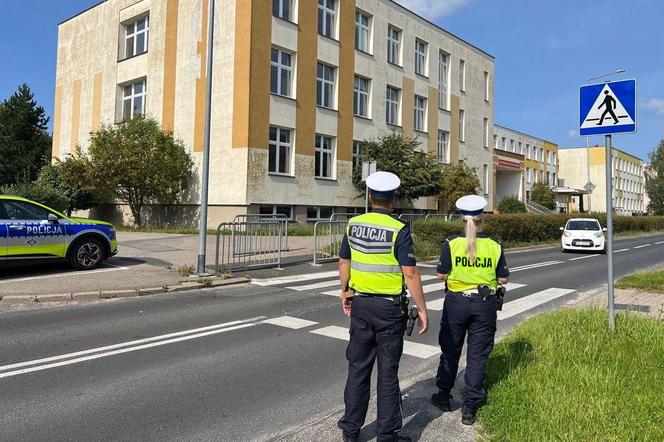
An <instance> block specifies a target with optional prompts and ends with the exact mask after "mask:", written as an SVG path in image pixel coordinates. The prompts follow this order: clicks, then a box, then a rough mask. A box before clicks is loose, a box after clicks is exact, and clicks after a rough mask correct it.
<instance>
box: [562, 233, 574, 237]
mask: <svg viewBox="0 0 664 442" xmlns="http://www.w3.org/2000/svg"><path fill="white" fill-rule="evenodd" d="M563 236H566V237H567V238H569V237H570V236H572V234H571V233H569V232H563Z"/></svg>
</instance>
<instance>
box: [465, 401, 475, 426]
mask: <svg viewBox="0 0 664 442" xmlns="http://www.w3.org/2000/svg"><path fill="white" fill-rule="evenodd" d="M476 411H477V410H475V409H474V408H470V407H466V406H465V405H464V406H463V407H462V408H461V423H462V424H464V425H473V424H474V423H475V412H476Z"/></svg>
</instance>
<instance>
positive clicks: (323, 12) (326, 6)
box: [318, 0, 338, 39]
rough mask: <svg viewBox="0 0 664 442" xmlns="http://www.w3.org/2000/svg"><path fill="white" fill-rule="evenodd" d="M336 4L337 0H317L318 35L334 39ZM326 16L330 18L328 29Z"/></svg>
mask: <svg viewBox="0 0 664 442" xmlns="http://www.w3.org/2000/svg"><path fill="white" fill-rule="evenodd" d="M337 4H338V2H337V0H318V33H319V34H320V35H323V36H325V37H328V38H333V39H336V37H337ZM330 5H331V7H330ZM327 17H329V18H330V24H329V26H330V29H328V21H327V20H326V18H327Z"/></svg>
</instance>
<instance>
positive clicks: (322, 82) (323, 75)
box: [316, 63, 334, 109]
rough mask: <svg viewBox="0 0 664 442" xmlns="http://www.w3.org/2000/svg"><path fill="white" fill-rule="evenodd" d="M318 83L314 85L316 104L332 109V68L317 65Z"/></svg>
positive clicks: (320, 64)
mask: <svg viewBox="0 0 664 442" xmlns="http://www.w3.org/2000/svg"><path fill="white" fill-rule="evenodd" d="M317 76H318V81H317V85H316V104H317V105H319V106H323V107H327V108H329V109H333V108H334V68H333V67H332V66H328V65H326V64H323V63H318V74H317Z"/></svg>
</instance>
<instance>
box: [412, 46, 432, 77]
mask: <svg viewBox="0 0 664 442" xmlns="http://www.w3.org/2000/svg"><path fill="white" fill-rule="evenodd" d="M428 52H429V44H428V43H426V42H424V41H422V40H420V39H417V38H416V39H415V73H416V74H418V75H422V76H425V77H426V76H427V75H429V72H428V69H427V58H428V57H427V53H428Z"/></svg>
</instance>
